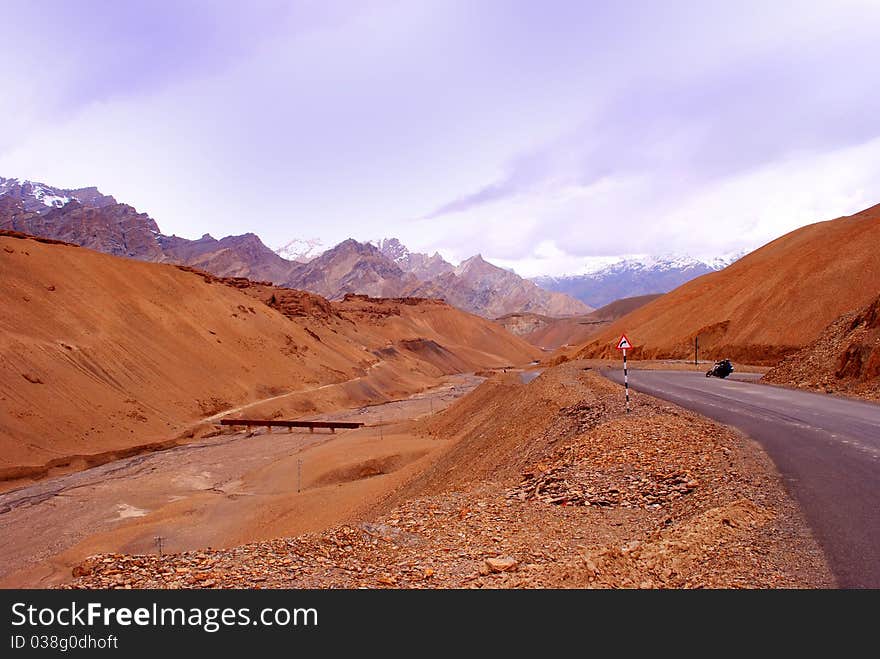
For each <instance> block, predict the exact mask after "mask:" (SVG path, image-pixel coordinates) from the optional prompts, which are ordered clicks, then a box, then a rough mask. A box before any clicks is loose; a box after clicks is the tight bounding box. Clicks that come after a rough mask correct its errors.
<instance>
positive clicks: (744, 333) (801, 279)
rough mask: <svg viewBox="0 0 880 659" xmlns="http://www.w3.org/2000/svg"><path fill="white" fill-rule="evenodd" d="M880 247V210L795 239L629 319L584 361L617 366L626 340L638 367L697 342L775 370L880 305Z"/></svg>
mask: <svg viewBox="0 0 880 659" xmlns="http://www.w3.org/2000/svg"><path fill="white" fill-rule="evenodd" d="M878 244H880V205H878V206H874V207H872V208H869V209H867V210H864V211H862V212H860V213H857V214H855V215H851V216H848V217H842V218H839V219H836V220H830V221H826V222H818V223H815V224H811V225H809V226H806V227H803V228H801V229H797V230H796V231H792V232H791V233H788V234H786V235H784V236H782V237H781V238H778V239H776V240H774V241H773V242H771V243H768V244H767V245H765V246H764V247H762V248H760V249H758V250H756V251H754V252H752V253H751V254H748V255H747V256H744V257H743V258H741V259H740V260H738V261H736V262H735V263H733V264H732V265H730V266H728V267H727V268H725V269H723V270H720V271H718V272H714V273H710V274H707V275H704V276H702V277H699V278H698V279H695V280H693V281H690V282H688V283H687V284H684V285H683V286H681V287H679V288H677V289H675V290H674V291H672V292H670V293H667V294H666V295H664V296H663V297H661V298H659V299H657V300H655V301H654V302H651V303H650V304H647V305H645V306H644V307H641V308H640V309H637V310H636V311H634V312H632V313H630V314H628V315H626V316H624V317H623V318H621V319H620V320H618V321H617V322H615V323H614V324H612V325H611V326H610V327H608V328H607V329H606V330H603V331H602V333H601V334H599V335H598V336H597V337H596V338H595V339H594V340H593V341H591V342H590V343H588V344H587V345H586V346H584V347H583V348H582V349H581V350H580V351H579V353H578V354H579V355H580V356H583V357H608V356H611V355H612V353H613V352H614V342H615V341H616V340H617V338H618V337H619V336H620V334H621V333H622V332H624V331H625V332H626V333H627V336H628V337H629V339H630V341H632V342H633V344H634V345H635V346H636V350H635V351H634V356H635V357H642V358H667V357H671V358H682V357H686V356H689V355H691V354H693V340H694V337H695V336H699V341H700V347H701V354H703V355H705V356H707V357H712V358H719V357H727V358H730V359H733V360H736V361H744V362H751V363H775V362H776V361H778V360H779V359H781V358H782V357H784V356H785V355H787V354H790V353H792V352H794V351H796V350H798V349H800V348H801V347H803V346H804V345H806V344H807V343H809V342H811V341H813V340H814V339H815V338H816V337H817V336H818V335H819V333H820V332H821V331H822V330H823V329H824V328H825V327H826V326H827V325H828V324H829V323H830V322H831V321H833V320H834V319H835V318H837V317H838V316H840V315H841V314H842V313H845V312H848V311H850V310H852V309H857V308H860V307H863V306H864V305H866V304H868V303H869V302H870V301H871V300H872V299H873V298H874V297H875V296H876V295H877V289H878V282H880V251H878V250H877V245H878Z"/></svg>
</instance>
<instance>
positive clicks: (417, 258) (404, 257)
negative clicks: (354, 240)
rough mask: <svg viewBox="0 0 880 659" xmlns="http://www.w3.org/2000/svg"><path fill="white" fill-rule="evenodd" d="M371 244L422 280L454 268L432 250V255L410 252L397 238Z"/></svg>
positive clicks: (404, 269) (401, 267)
mask: <svg viewBox="0 0 880 659" xmlns="http://www.w3.org/2000/svg"><path fill="white" fill-rule="evenodd" d="M371 242H372V241H371ZM373 244H375V245H376V247H377V248H378V249H379V251H380V252H382V255H383V256H384V257H385V258H387V259H390V260H391V261H393V262H394V263H395V264H396V265H397V267H398V268H400V269H401V270H403V271H404V272H409V273H410V274H413V275H415V276H416V277H418V278H419V279H421V280H422V281H427V280H428V279H432V278H433V277H439V276H440V275H443V274H446V273H448V272H452V271H453V270H454V269H455V268H454V267H453V265H452V264H451V263H449V262H447V261H445V260H444V259H443V257H442V256H440V254H439V253H437V252H434V254H433V256H428V255H427V254H421V253H419V252H411V251H409V248H407V246H406V245H404V244H403V243H401V242H400V241H399V240H398V239H397V238H383V239H382V240H378V241H376V242H375V243H373Z"/></svg>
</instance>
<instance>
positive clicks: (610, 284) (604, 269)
mask: <svg viewBox="0 0 880 659" xmlns="http://www.w3.org/2000/svg"><path fill="white" fill-rule="evenodd" d="M743 254H744V252H738V253H735V254H724V255H721V256H716V257H709V258H702V259H701V258H694V257H692V256H681V255H664V256H632V257H621V258H620V259H619V260H618V261H616V262H614V263H611V264H608V265H600V266H599V267H598V268H597V269H595V270H591V271H587V272H585V273H584V274H579V275H564V276H561V277H535V278H534V279H533V281H534V282H535V283H536V284H538V285H539V286H541V287H542V288H545V289H547V290H550V291H558V292H560V293H567V294H568V295H571V296H572V297H575V298H577V299H579V300H581V301H582V302H586V303H587V304H589V305H590V306H594V307H601V306H604V305H606V304H608V303H610V302H613V301H614V300H618V299H620V298H625V297H634V296H637V295H649V294H652V293H666V292H668V291H671V290H672V289H674V288H678V287H679V286H681V285H682V284H684V283H685V282H688V281H690V280H691V279H695V278H697V277H700V276H701V275H705V274H707V273H710V272H714V271H716V270H721V269H723V268H726V267H727V266H728V265H730V264H731V263H733V262H734V261H736V260H737V259H738V258H740V257H741V256H742V255H743Z"/></svg>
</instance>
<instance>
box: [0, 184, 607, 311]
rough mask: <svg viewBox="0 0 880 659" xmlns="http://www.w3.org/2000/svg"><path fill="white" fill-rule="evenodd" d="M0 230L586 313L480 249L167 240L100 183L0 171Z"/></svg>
mask: <svg viewBox="0 0 880 659" xmlns="http://www.w3.org/2000/svg"><path fill="white" fill-rule="evenodd" d="M0 229H6V230H11V231H17V232H21V233H26V234H30V235H35V236H41V237H44V238H51V239H54V240H62V241H64V242H69V243H73V244H76V245H81V246H83V247H88V248H90V249H94V250H96V251H99V252H104V253H107V254H112V255H115V256H125V257H129V258H135V259H140V260H144V261H153V262H170V263H177V264H182V265H189V266H192V267H196V268H199V269H201V270H205V271H207V272H210V273H212V274H215V275H217V276H221V277H246V278H248V279H252V280H257V281H268V282H271V283H273V284H277V285H280V286H286V287H290V288H296V289H301V290H305V291H310V292H313V293H317V294H319V295H322V296H324V297H327V298H330V299H341V298H343V297H344V296H345V295H347V294H365V295H371V296H375V297H430V298H440V299H444V300H446V301H448V302H449V303H450V304H452V305H454V306H456V307H458V308H460V309H463V310H465V311H468V312H471V313H476V314H478V315H481V316H485V317H490V318H494V317H496V316H502V315H504V314H507V313H514V312H533V313H540V314H543V315H547V316H568V315H577V314H583V313H589V312H590V311H591V310H592V309H591V308H590V307H589V306H588V305H586V304H584V303H583V302H580V301H578V300H576V299H574V298H572V297H570V296H568V295H566V294H564V293H556V292H549V291H546V290H543V289H541V288H540V287H539V286H538V285H536V284H535V283H533V282H531V281H528V280H526V279H523V278H522V277H520V276H518V275H516V274H515V273H513V272H510V271H508V270H504V269H503V268H499V267H496V266H494V265H492V264H491V263H488V262H487V261H485V260H484V259H483V258H482V257H481V256H479V255H478V256H475V257H472V258H470V259H467V260H466V261H464V262H462V263H461V264H460V265H458V266H457V267H456V266H453V265H452V264H450V263H448V262H446V261H445V260H443V258H442V257H441V256H440V255H439V254H434V255H433V256H429V255H427V254H419V253H415V252H410V251H409V250H408V249H407V248H406V247H405V246H403V245H402V244H401V243H400V241H399V240H397V239H394V238H391V239H386V240H382V241H380V242H379V243H378V244H371V243H360V242H358V241H355V240H353V239H349V240H345V241H343V242H342V243H340V244H338V245H336V246H335V247H333V248H332V249H329V250H327V251H325V252H323V253H321V254H320V255H315V254H316V253H317V251H318V247H319V244H320V243H319V241H317V240H313V241H291V242H290V243H288V244H287V245H285V246H284V247H282V248H280V249H279V252H281V253H280V254H279V253H278V252H275V251H273V250H272V249H270V248H269V247H267V246H266V245H265V244H263V242H262V241H261V240H260V238H259V237H258V236H256V235H255V234H253V233H246V234H243V235H240V236H227V237H225V238H221V239H219V240H218V239H216V238H214V237H213V236H211V235H210V234H205V235H203V236H202V237H201V238H199V239H197V240H189V239H186V238H181V237H179V236H173V235H172V236H168V235H165V234H163V233H161V231H160V230H159V227H158V225H157V223H156V222H155V220H153V219H152V218H151V217H150V216H149V215H147V214H145V213H138V212H137V210H135V209H134V208H133V207H132V206H129V205H127V204H123V203H119V202H117V200H116V199H114V198H113V197H111V196H107V195H102V194H101V193H100V192H98V190H97V188H81V189H75V190H68V189H60V188H54V187H51V186H48V185H45V184H43V183H35V182H31V181H19V180H18V179H7V178H2V177H0ZM282 254H283V256H282ZM285 256H287V257H293V258H285Z"/></svg>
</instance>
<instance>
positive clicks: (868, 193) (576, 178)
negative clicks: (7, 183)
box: [0, 0, 880, 275]
mask: <svg viewBox="0 0 880 659" xmlns="http://www.w3.org/2000/svg"><path fill="white" fill-rule="evenodd" d="M2 13H3V16H4V22H5V23H6V28H7V29H5V30H4V38H3V40H0V62H2V63H3V76H2V77H3V94H2V95H0V126H2V129H0V175H2V176H15V177H19V178H29V179H33V180H38V181H42V182H45V183H48V184H51V185H57V186H61V187H78V186H85V185H97V186H98V187H99V188H101V190H102V191H104V192H107V193H111V194H114V195H115V196H116V197H117V198H118V199H120V200H121V201H125V202H127V203H131V204H132V205H134V206H136V207H137V208H138V210H141V211H145V212H148V213H149V214H150V215H151V216H153V217H154V218H155V219H156V220H157V222H158V223H159V226H160V227H161V228H162V229H163V231H165V232H166V233H177V234H178V235H183V236H186V237H197V236H199V235H201V234H202V233H206V232H209V233H211V234H213V235H214V236H217V237H219V236H222V235H226V234H230V233H243V232H246V231H254V232H256V233H258V234H259V235H260V236H261V237H262V238H263V239H264V241H265V242H266V243H267V244H269V245H270V246H273V247H278V246H280V245H282V244H284V243H286V242H288V241H290V240H292V239H294V238H315V237H317V238H320V239H321V240H322V241H323V242H324V244H325V245H327V246H330V245H332V244H334V243H336V242H338V241H339V240H342V239H344V238H347V237H349V236H351V237H355V238H358V239H361V240H368V239H376V238H381V237H383V236H397V237H399V238H400V239H401V240H403V241H404V243H406V244H407V245H409V246H410V247H411V248H415V249H419V250H430V251H433V250H435V249H439V250H440V251H441V252H442V253H443V254H444V255H445V256H447V257H448V258H451V259H453V260H458V259H461V258H464V257H467V256H469V255H471V254H473V253H476V252H481V253H482V254H483V255H484V256H485V257H487V258H490V259H492V260H494V261H496V262H499V263H501V264H503V265H507V266H510V267H514V268H515V269H516V270H517V271H518V272H520V273H521V274H524V275H535V274H544V273H549V274H560V273H563V272H577V271H579V270H581V269H582V268H583V267H584V264H585V263H587V262H588V261H589V260H590V257H596V256H609V255H619V254H636V253H650V254H663V253H689V254H692V255H697V256H709V255H716V254H720V253H726V252H731V251H738V250H740V249H744V248H752V247H755V246H757V245H759V244H761V243H763V242H766V241H768V240H770V239H772V238H775V237H776V236H778V235H780V234H781V233H784V232H786V231H788V230H791V229H793V228H795V227H797V226H801V225H803V224H806V223H809V222H813V221H817V220H823V219H830V218H832V217H836V216H839V215H843V214H848V213H851V212H854V211H858V210H861V209H862V208H865V207H867V206H870V205H873V204H876V203H878V202H880V84H878V80H880V57H878V56H877V45H876V44H877V34H880V3H878V2H876V0H860V1H856V0H834V1H828V2H815V1H812V2H811V1H806V0H805V1H802V2H798V1H792V2H766V0H764V1H761V2H753V1H751V0H747V1H744V2H736V3H733V2H729V1H725V2H713V1H699V2H698V1H696V0H694V1H691V2H680V1H675V0H672V1H666V2H653V1H647V0H646V1H644V2H614V3H612V2H588V1H581V2H552V1H545V2H530V1H522V2H514V1H508V2H492V1H481V0H470V1H467V2H452V1H449V0H444V1H439V2H418V1H416V0H411V1H407V2H382V1H377V2H352V3H335V2H330V1H320V2H280V1H274V2H262V1H249V2H247V3H245V2H241V1H238V0H236V1H235V2H226V3H223V2H219V1H210V2H209V1H203V2H186V1H183V2H181V1H179V0H177V1H175V2H160V1H159V0H151V1H148V2H134V1H126V2H116V1H104V2H98V1H79V2H77V1H76V0H66V1H59V2H43V1H40V0H23V1H18V0H11V1H10V0H5V1H4V2H3V7H2Z"/></svg>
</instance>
